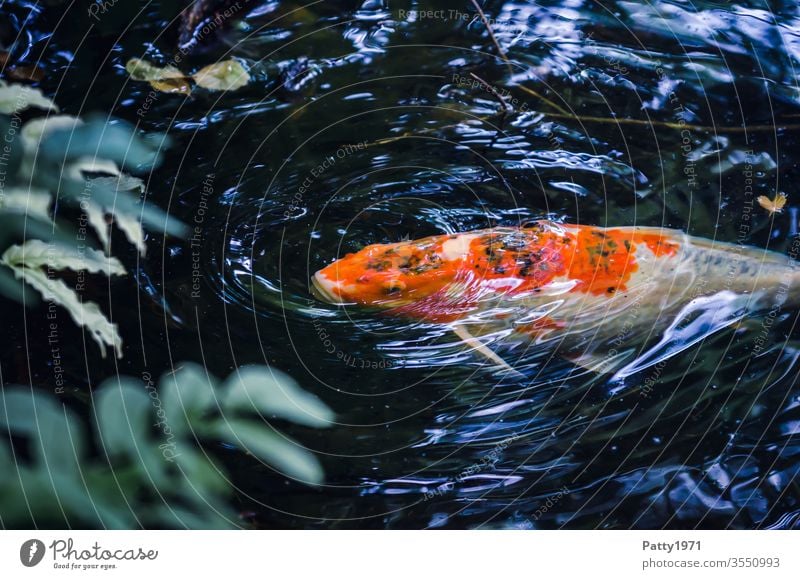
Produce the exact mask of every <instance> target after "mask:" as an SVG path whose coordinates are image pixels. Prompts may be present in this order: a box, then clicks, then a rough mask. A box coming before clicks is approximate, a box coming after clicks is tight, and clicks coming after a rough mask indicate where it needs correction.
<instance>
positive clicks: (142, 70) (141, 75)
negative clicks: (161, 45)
mask: <svg viewBox="0 0 800 579" xmlns="http://www.w3.org/2000/svg"><path fill="white" fill-rule="evenodd" d="M125 70H127V71H128V74H129V75H131V78H132V79H133V80H145V81H154V80H165V79H168V78H186V75H185V74H183V73H182V72H181V71H180V70H178V69H177V68H175V67H174V66H169V65H168V66H165V67H164V68H159V67H158V66H156V65H154V64H153V63H152V62H149V61H147V60H142V59H140V58H131V59H130V60H129V61H128V62H127V63H125Z"/></svg>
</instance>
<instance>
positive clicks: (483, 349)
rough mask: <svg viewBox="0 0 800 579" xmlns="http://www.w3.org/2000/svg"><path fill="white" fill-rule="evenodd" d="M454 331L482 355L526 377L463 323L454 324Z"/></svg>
mask: <svg viewBox="0 0 800 579" xmlns="http://www.w3.org/2000/svg"><path fill="white" fill-rule="evenodd" d="M453 332H455V334H456V336H458V337H459V338H461V341H463V342H464V343H465V344H467V345H468V346H469V347H470V348H471V349H472V350H473V351H475V352H478V353H479V354H481V355H482V356H484V357H486V358H488V359H489V360H491V361H492V362H493V363H494V364H495V365H497V366H498V367H500V368H502V369H503V370H505V371H507V372H510V373H511V374H513V375H514V376H516V377H517V378H525V375H524V374H523V373H522V372H519V371H517V370H515V369H514V368H512V367H511V366H510V365H509V364H508V362H506V361H505V360H503V358H501V357H500V356H498V355H497V354H496V353H495V352H494V351H492V349H491V348H489V347H488V346H486V345H484V344H483V342H481V341H480V340H479V339H478V338H476V337H475V336H473V335H472V334H470V333H469V330H467V329H466V328H465V327H464V326H463V325H455V326H453Z"/></svg>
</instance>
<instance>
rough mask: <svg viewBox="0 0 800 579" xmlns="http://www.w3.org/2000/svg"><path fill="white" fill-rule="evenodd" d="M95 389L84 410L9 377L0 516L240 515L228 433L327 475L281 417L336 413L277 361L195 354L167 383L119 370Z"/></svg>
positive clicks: (271, 460) (207, 518)
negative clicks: (212, 366) (214, 364)
mask: <svg viewBox="0 0 800 579" xmlns="http://www.w3.org/2000/svg"><path fill="white" fill-rule="evenodd" d="M93 398H94V405H93V407H92V415H91V416H90V417H88V419H86V420H82V419H81V418H80V417H79V415H78V414H77V413H76V412H75V411H73V410H72V409H71V408H69V407H68V406H66V405H62V404H61V403H60V402H59V401H58V400H57V399H56V398H55V397H54V396H53V395H49V394H45V393H44V392H42V391H39V390H36V389H33V388H30V387H26V386H6V387H4V388H3V391H2V394H0V432H4V433H5V434H6V436H4V437H3V441H2V442H0V472H3V473H5V476H3V477H0V527H5V528H8V527H19V528H33V527H42V526H48V527H64V526H66V527H71V528H74V527H76V526H78V527H82V526H86V527H92V528H115V529H128V528H137V527H145V528H180V527H187V528H193V529H197V528H222V527H235V526H237V525H239V524H241V521H240V520H239V517H238V515H237V513H236V512H235V511H234V510H233V509H232V508H231V505H230V498H231V496H232V494H233V489H234V487H233V483H232V482H231V479H230V477H229V476H228V474H227V472H226V470H225V468H224V467H223V466H222V464H221V460H220V459H219V457H218V456H216V455H217V454H218V452H215V451H219V450H220V449H221V445H220V443H222V444H227V445H232V446H235V447H238V448H241V449H242V450H244V451H247V452H249V453H251V454H252V455H254V456H255V457H256V458H258V459H260V460H261V461H263V462H264V463H267V464H269V465H272V466H273V467H274V469H275V470H277V471H278V472H280V473H282V474H284V475H286V476H289V477H292V478H294V479H296V480H298V481H299V482H303V483H307V484H319V483H321V482H322V478H323V475H322V469H321V467H320V465H319V462H318V461H317V459H316V458H315V457H314V455H313V454H311V453H310V452H309V451H307V450H305V449H303V448H302V447H301V446H299V445H298V443H296V442H294V441H293V440H291V439H290V438H288V437H286V436H284V435H283V434H281V433H280V432H279V431H278V430H277V429H276V428H275V427H274V426H273V425H272V424H271V420H272V419H282V420H287V421H291V422H294V423H297V424H302V425H305V426H310V427H316V428H321V427H325V426H328V425H330V424H331V422H332V420H333V413H332V412H331V410H330V409H329V408H328V407H327V406H326V405H325V404H323V403H322V402H321V401H319V400H318V399H317V398H315V397H314V396H312V395H310V394H308V393H306V392H304V391H303V390H302V389H300V388H299V387H298V385H297V384H296V383H295V382H294V380H292V379H291V378H290V377H289V376H287V375H286V374H284V373H282V372H280V371H278V370H276V369H274V368H269V367H266V366H250V367H242V368H239V369H238V370H236V371H234V372H233V373H232V374H231V375H230V376H229V377H228V378H227V379H225V380H224V381H222V382H220V381H219V380H217V379H216V378H215V377H214V376H211V375H210V374H209V373H208V372H207V371H206V370H205V369H204V368H202V367H200V366H197V365H195V364H191V363H188V364H182V365H181V367H180V368H179V369H178V370H176V371H175V372H172V373H169V374H165V375H164V376H163V377H162V378H161V379H160V380H159V382H158V385H157V386H156V384H154V383H153V381H152V380H151V378H150V376H149V375H148V374H145V375H144V376H143V377H142V379H136V378H133V377H129V376H118V377H113V378H109V379H107V380H106V381H105V382H103V383H102V384H101V385H100V386H99V388H97V389H96V390H95V391H94V394H93ZM90 431H91V432H92V433H93V437H92V436H88V434H89V432H90Z"/></svg>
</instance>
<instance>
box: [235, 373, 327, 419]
mask: <svg viewBox="0 0 800 579" xmlns="http://www.w3.org/2000/svg"><path fill="white" fill-rule="evenodd" d="M223 390H224V392H225V399H224V404H225V408H226V409H228V410H233V411H236V410H240V411H241V410H244V411H247V410H255V411H258V412H261V413H263V414H265V415H267V416H275V417H278V418H286V419H288V420H291V421H293V422H296V423H298V424H305V425H307V426H315V427H325V426H330V424H331V423H332V422H333V419H334V414H333V411H331V409H330V408H328V406H326V405H325V404H324V403H323V402H322V401H321V400H320V399H319V398H317V397H316V396H314V395H312V394H309V393H308V392H306V391H305V390H303V389H302V388H300V386H298V385H297V382H295V381H294V380H293V379H292V378H291V377H290V376H288V375H287V374H284V373H283V372H281V371H280V370H276V369H274V368H269V367H267V366H245V367H242V368H239V369H238V370H237V371H235V372H233V373H232V374H231V375H230V376H229V377H228V379H227V380H226V381H225V385H224V387H223Z"/></svg>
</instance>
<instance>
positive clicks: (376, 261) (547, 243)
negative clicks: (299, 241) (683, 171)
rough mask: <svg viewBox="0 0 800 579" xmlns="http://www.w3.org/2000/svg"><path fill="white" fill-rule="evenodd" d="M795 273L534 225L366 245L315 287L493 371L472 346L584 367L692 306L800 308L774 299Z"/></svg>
mask: <svg viewBox="0 0 800 579" xmlns="http://www.w3.org/2000/svg"><path fill="white" fill-rule="evenodd" d="M793 264H794V261H793V260H792V259H789V258H787V257H786V256H783V255H781V254H778V253H775V252H772V251H767V250H760V249H756V248H753V247H745V246H742V245H733V244H727V243H722V242H715V241H711V240H707V239H703V238H698V237H692V236H689V235H687V234H686V233H683V232H681V231H677V230H671V229H660V228H645V227H613V228H601V227H592V226H586V225H569V224H560V223H554V222H547V221H539V222H536V223H534V224H533V225H531V226H529V227H522V228H512V227H498V228H494V229H486V230H479V231H472V232H467V233H461V234H455V235H436V236H432V237H426V238H423V239H418V240H411V241H402V242H398V243H386V244H375V245H369V246H367V247H364V248H363V249H361V250H360V251H358V252H356V253H351V254H348V255H346V256H344V257H342V258H340V259H337V260H336V261H334V262H333V263H331V264H330V265H328V266H327V267H325V268H323V269H321V270H319V271H318V272H316V273H315V274H314V276H313V278H312V284H313V286H314V289H315V293H316V294H317V295H318V296H319V297H320V298H321V299H323V300H325V301H327V302H330V303H337V304H357V305H361V306H367V307H374V308H380V309H381V310H385V311H386V312H387V313H389V314H392V315H399V316H407V317H410V318H416V319H419V320H426V321H430V322H441V323H449V324H451V325H452V327H453V329H454V330H455V331H456V333H458V334H459V336H461V337H462V338H463V339H465V340H467V341H469V342H470V343H471V344H472V345H473V346H474V347H475V348H476V349H478V350H480V351H482V352H483V353H484V354H486V355H487V356H489V357H490V358H492V359H493V360H495V361H496V362H498V363H501V362H502V361H501V360H499V358H497V356H495V355H494V354H493V353H492V352H491V351H489V350H487V349H486V348H485V347H483V346H482V344H481V343H480V342H477V341H476V340H475V336H482V335H487V334H489V333H491V332H498V331H501V332H504V334H503V335H504V336H506V337H513V336H517V337H524V338H527V339H532V340H535V341H537V342H543V341H547V340H554V339H557V340H559V341H561V342H562V345H563V348H564V349H565V350H566V352H567V353H569V354H571V355H572V356H573V357H574V358H578V359H580V358H584V360H586V359H588V356H591V355H592V353H593V351H595V350H596V346H597V344H600V343H603V342H606V343H607V342H608V340H613V339H615V337H619V336H620V335H621V334H622V333H624V334H625V342H626V343H628V342H630V344H631V345H632V344H633V342H634V341H635V340H634V339H633V338H634V336H635V335H637V334H644V333H646V334H647V335H650V336H654V335H656V334H655V333H654V332H658V331H660V330H663V329H664V328H665V327H668V326H669V324H671V323H672V322H673V321H674V318H675V316H676V315H677V314H678V313H679V312H681V311H683V310H684V309H685V308H686V307H687V306H689V305H692V304H695V305H696V304H698V303H701V302H702V303H706V304H707V305H708V307H710V308H712V309H713V307H714V304H713V303H712V302H708V301H707V298H709V297H710V296H717V297H718V298H720V299H722V300H723V301H724V302H725V303H726V304H729V305H730V304H732V303H735V304H736V307H735V308H733V309H732V311H733V312H734V314H733V315H731V316H729V317H730V320H731V321H736V320H738V319H741V318H742V317H743V316H744V315H745V312H748V311H753V310H754V309H757V308H759V307H763V305H764V303H765V302H764V300H765V299H767V298H769V297H770V296H771V297H772V298H773V299H784V300H786V299H787V298H795V297H800V292H798V291H796V290H797V288H796V287H794V291H788V290H787V291H784V292H783V293H784V294H785V295H783V296H781V295H780V292H781V290H780V288H781V287H783V286H796V285H797V284H798V283H799V282H800V272H797V271H796V270H795V267H794V265H793ZM704 299H705V300H706V302H703V300H704ZM712 314H713V312H712ZM626 327H627V328H628V329H627V330H626ZM586 365H588V364H586Z"/></svg>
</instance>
